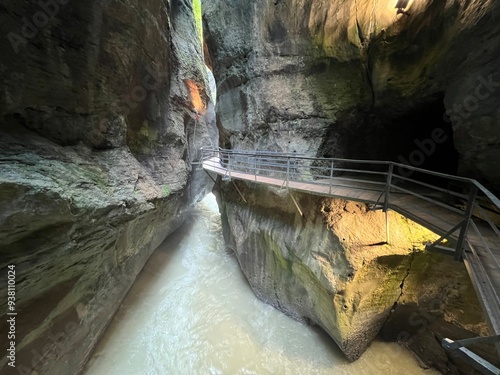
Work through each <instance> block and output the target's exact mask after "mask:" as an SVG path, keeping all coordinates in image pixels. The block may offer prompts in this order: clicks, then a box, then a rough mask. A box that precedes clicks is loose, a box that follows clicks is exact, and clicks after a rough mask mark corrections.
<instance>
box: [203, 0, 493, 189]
mask: <svg viewBox="0 0 500 375" xmlns="http://www.w3.org/2000/svg"><path fill="white" fill-rule="evenodd" d="M395 4H396V1H394V2H390V1H378V0H356V1H354V0H348V1H314V0H296V1H292V2H289V1H281V0H272V1H271V0H258V1H254V2H251V3H249V2H245V1H232V2H231V3H228V2H225V1H220V0H215V1H206V2H205V3H204V17H205V21H206V23H205V25H206V31H207V33H206V41H207V44H208V47H209V48H208V49H209V50H210V53H211V56H212V60H213V65H214V72H215V76H216V79H217V82H218V88H219V99H218V100H219V106H218V114H219V116H220V122H221V125H222V127H223V128H224V129H225V132H224V136H225V142H226V145H230V146H232V147H234V148H245V149H273V150H280V151H297V152H305V153H307V154H309V155H312V156H326V157H351V158H377V159H390V160H397V161H399V162H403V163H407V164H412V165H414V166H419V167H425V168H430V169H435V170H439V171H443V172H448V173H455V172H457V171H458V173H459V174H462V175H465V176H468V177H473V178H478V179H480V180H481V181H483V182H485V183H486V184H487V185H488V186H490V187H491V188H493V189H495V190H499V189H500V175H499V174H498V173H499V172H498V171H499V169H498V166H497V161H498V160H499V158H500V146H499V145H500V131H499V126H500V116H499V112H498V108H497V107H498V106H497V105H496V104H495V103H497V102H498V100H499V98H500V72H499V70H498V66H500V53H499V47H498V46H499V45H500V33H499V27H500V26H499V24H498V22H497V20H498V19H499V16H500V4H499V3H498V2H495V1H493V0H489V1H481V2H479V1H465V0H446V1H439V2H435V1H417V0H415V1H410V2H409V6H408V8H406V9H405V11H406V12H407V13H406V14H397V11H396V9H395V8H394V6H395ZM221 20H223V21H221ZM436 128H442V129H443V130H444V131H445V132H446V137H447V138H448V140H447V142H444V143H443V144H438V145H436V146H437V147H436V148H435V149H434V150H432V152H428V153H427V155H425V157H424V158H419V157H417V156H416V155H415V154H413V155H412V151H415V150H416V151H418V150H419V148H418V146H417V145H416V144H415V140H418V139H420V140H423V139H427V138H430V135H431V134H432V131H433V130H434V129H436Z"/></svg>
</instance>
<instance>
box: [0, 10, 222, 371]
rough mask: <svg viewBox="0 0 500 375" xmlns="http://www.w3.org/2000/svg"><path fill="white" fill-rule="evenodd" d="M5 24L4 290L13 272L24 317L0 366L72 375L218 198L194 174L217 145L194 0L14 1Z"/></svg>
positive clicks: (0, 162)
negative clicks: (203, 152) (171, 244)
mask: <svg viewBox="0 0 500 375" xmlns="http://www.w3.org/2000/svg"><path fill="white" fill-rule="evenodd" d="M200 17H201V15H198V19H199V18H200ZM0 19H1V24H2V30H3V31H4V32H5V35H2V39H1V40H0V49H1V50H2V51H3V53H2V58H1V61H0V77H1V81H2V90H1V91H0V102H1V106H0V268H1V269H2V274H1V275H0V281H1V282H0V294H2V295H3V296H5V295H6V293H7V292H6V287H7V281H6V278H7V271H6V269H7V268H6V267H7V265H15V271H16V282H17V283H16V306H15V309H16V312H17V313H18V315H17V317H16V320H17V322H16V328H17V331H16V333H15V336H16V337H15V346H16V353H17V354H16V359H15V364H16V368H15V369H13V368H11V367H9V366H8V365H7V360H6V357H5V355H4V356H2V358H1V360H0V372H1V373H4V374H7V373H16V374H17V373H26V374H27V373H30V374H31V373H32V372H33V373H37V374H76V373H78V372H79V370H80V369H81V368H82V366H83V365H84V364H85V361H86V358H87V357H88V356H89V354H90V351H91V349H92V347H93V346H94V345H95V344H96V342H97V341H98V339H99V338H100V336H101V334H102V332H103V331H104V329H105V328H106V326H107V324H108V322H109V321H110V319H111V317H112V316H113V314H114V313H115V311H116V310H117V308H118V307H119V305H120V302H121V300H122V298H123V297H124V295H125V294H126V293H127V291H128V289H129V288H130V286H131V285H132V283H133V282H134V280H135V277H136V275H137V274H138V273H139V271H140V270H141V269H142V266H143V265H144V263H145V262H146V260H147V259H148V257H149V255H150V254H151V253H152V251H153V250H154V249H155V248H156V247H157V246H158V245H159V244H160V243H161V242H162V241H163V239H164V238H165V237H166V236H167V235H168V234H169V233H171V232H172V231H173V230H175V229H176V228H177V227H178V226H179V225H180V224H181V222H182V220H183V218H184V217H185V215H186V213H187V211H188V209H189V207H190V206H191V205H192V204H194V203H195V202H196V201H198V200H199V199H200V198H201V197H202V196H203V195H204V194H205V193H206V192H208V191H210V189H211V186H212V184H211V181H210V180H209V179H208V178H207V177H206V176H205V174H204V173H202V172H200V171H199V170H195V168H194V166H193V165H192V164H191V162H192V161H196V160H197V158H198V157H199V152H198V151H197V150H198V149H199V147H200V146H201V145H209V144H212V145H217V138H218V133H217V129H216V126H215V114H214V103H213V102H212V101H211V100H210V97H211V95H212V93H210V92H209V89H208V82H209V78H208V76H207V71H206V68H205V64H204V59H203V53H202V43H201V41H200V39H199V37H198V36H197V35H198V32H197V30H196V22H195V16H194V14H193V6H192V3H191V1H187V0H172V1H161V0H150V1H139V0H127V1H114V0H91V1H86V2H79V1H71V2H69V1H62V0H57V1H56V0H54V1H42V2H38V1H31V0H30V1H28V0H26V1H7V2H5V1H4V2H3V3H2V5H0ZM6 302H7V301H6V298H2V300H1V301H0V311H1V312H0V314H2V315H1V316H0V320H1V323H0V327H1V332H6V328H7V326H6V320H7V318H6V315H5V313H6V311H7V306H6ZM0 349H1V350H2V352H3V353H6V349H7V340H2V343H1V345H0ZM9 371H11V372H9Z"/></svg>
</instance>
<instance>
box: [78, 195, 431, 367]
mask: <svg viewBox="0 0 500 375" xmlns="http://www.w3.org/2000/svg"><path fill="white" fill-rule="evenodd" d="M127 374H130V375H136V374H148V375H165V374H174V375H177V374H179V375H184V374H186V375H192V374H229V375H233V374H241V375H243V374H245V375H247V374H297V375H299V374H300V375H302V374H330V375H331V374H335V375H342V374H352V375H374V374H384V375H390V374H394V375H396V374H397V375H400V374H405V375H414V374H415V375H416V374H435V372H431V371H425V370H423V369H421V368H420V367H419V366H418V364H417V362H416V360H415V359H414V358H413V357H412V355H411V354H410V353H409V352H407V351H406V350H404V349H402V348H401V347H399V346H398V345H396V344H389V343H378V342H375V343H373V344H372V345H371V347H370V348H369V349H368V351H367V352H366V353H365V354H364V355H363V356H362V357H361V358H360V359H359V360H358V361H356V362H354V363H348V362H347V361H346V360H345V358H344V357H343V355H342V353H341V352H340V350H338V348H337V347H336V346H335V344H334V342H333V341H331V339H330V338H328V337H327V336H326V335H325V334H323V333H322V332H321V331H320V330H319V329H315V328H311V327H307V326H304V325H302V324H300V323H298V322H296V321H294V320H292V319H290V318H288V317H287V316H285V315H283V314H282V313H280V312H279V311H277V310H275V309H274V308H272V307H270V306H268V305H265V304H263V303H261V302H260V301H258V300H257V299H256V298H255V296H254V294H253V293H252V291H251V289H250V288H249V286H248V284H247V282H246V280H245V279H244V277H243V276H242V274H241V271H240V269H239V266H238V263H237V260H236V259H235V258H234V256H232V255H230V254H228V253H227V252H226V251H225V249H224V243H223V239H222V231H221V223H220V217H219V214H218V208H217V204H216V202H215V198H214V197H213V196H212V195H210V196H208V197H207V198H205V200H204V201H203V202H202V203H201V204H200V205H199V207H198V208H197V209H196V212H195V213H194V215H193V217H192V218H191V219H190V220H188V222H187V223H186V224H185V225H184V226H183V227H182V228H180V229H179V230H178V231H177V232H176V233H175V234H174V235H172V236H171V237H169V239H167V240H166V241H165V242H164V243H163V244H162V245H161V246H160V248H159V249H158V250H157V251H156V252H155V253H154V254H153V255H152V257H151V259H150V260H149V261H148V263H147V264H146V266H145V268H144V270H143V272H142V273H141V275H140V276H139V278H138V280H137V281H136V283H135V284H134V286H133V287H132V289H131V290H130V292H129V294H128V295H127V297H126V299H125V301H124V302H123V305H122V307H121V308H120V310H119V312H118V313H117V315H116V316H115V318H114V320H113V322H112V324H111V325H110V327H109V328H108V330H107V332H106V334H105V336H104V338H103V339H102V340H101V342H100V344H99V346H98V348H97V350H96V352H95V354H94V356H93V357H92V358H91V360H90V361H89V364H88V365H87V371H86V375H127Z"/></svg>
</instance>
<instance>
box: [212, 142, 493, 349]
mask: <svg viewBox="0 0 500 375" xmlns="http://www.w3.org/2000/svg"><path fill="white" fill-rule="evenodd" d="M202 166H203V169H205V171H207V172H213V173H216V174H218V175H220V176H222V179H223V180H231V179H238V180H245V181H251V182H255V183H260V184H266V185H271V186H276V187H280V188H283V189H288V190H296V191H302V192H307V193H312V194H317V195H323V196H328V197H335V198H342V199H347V200H353V201H360V202H364V203H367V204H369V205H371V206H372V208H373V209H376V208H380V209H382V210H383V211H385V212H387V210H389V209H390V210H394V211H396V212H398V213H400V214H401V215H404V216H406V217H407V218H409V219H411V220H413V221H415V222H417V223H419V224H421V225H423V226H425V227H427V228H428V229H430V230H431V231H433V232H435V233H437V234H439V235H441V236H442V237H441V239H440V240H438V241H436V242H435V243H434V244H430V245H428V248H429V249H430V250H436V251H440V252H445V253H449V254H452V255H453V256H454V257H455V259H456V260H463V261H464V263H465V266H466V268H467V271H468V273H469V276H470V278H471V280H472V284H473V285H474V288H475V289H476V292H477V296H478V299H479V301H480V302H481V304H482V307H483V309H484V311H485V314H486V316H487V318H488V323H489V324H490V328H491V330H492V333H493V335H500V230H499V229H498V226H500V200H499V199H498V198H497V197H496V196H494V195H493V194H492V193H491V192H490V191H489V190H488V189H486V188H485V187H484V186H483V185H481V184H480V183H479V182H477V181H476V180H472V179H468V178H463V177H457V176H452V175H447V174H443V173H438V172H432V171H428V170H424V169H420V168H415V167H411V166H407V165H403V164H398V163H392V162H386V161H373V160H350V159H338V158H310V157H306V156H303V155H298V154H286V153H278V152H267V151H237V150H223V149H211V148H202ZM387 235H388V234H387ZM444 245H446V246H444ZM451 245H453V247H451ZM497 349H498V351H499V355H500V344H497Z"/></svg>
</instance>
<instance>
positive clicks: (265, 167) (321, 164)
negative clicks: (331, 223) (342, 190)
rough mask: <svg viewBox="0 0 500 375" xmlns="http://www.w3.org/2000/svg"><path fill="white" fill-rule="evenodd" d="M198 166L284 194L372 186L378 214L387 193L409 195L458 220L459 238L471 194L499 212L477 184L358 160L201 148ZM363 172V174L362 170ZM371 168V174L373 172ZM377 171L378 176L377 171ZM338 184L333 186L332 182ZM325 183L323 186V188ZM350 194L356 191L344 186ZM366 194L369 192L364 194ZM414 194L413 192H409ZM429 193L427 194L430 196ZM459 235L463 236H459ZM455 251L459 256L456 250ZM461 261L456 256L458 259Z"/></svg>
mask: <svg viewBox="0 0 500 375" xmlns="http://www.w3.org/2000/svg"><path fill="white" fill-rule="evenodd" d="M201 152H202V161H205V162H206V161H208V160H210V159H212V158H216V159H217V160H218V163H220V165H222V166H223V167H224V168H225V169H226V176H229V177H231V173H232V172H243V173H249V174H251V175H254V176H255V179H256V180H257V176H275V177H278V176H279V177H280V178H282V179H283V185H284V186H286V187H287V188H288V187H289V183H290V182H307V183H309V184H314V185H327V186H329V189H330V192H331V190H332V188H333V186H337V187H349V186H348V185H344V184H340V183H339V181H340V180H342V179H344V180H348V181H359V182H364V183H373V185H380V189H377V188H375V186H374V188H373V190H375V191H380V192H381V193H382V194H385V196H386V198H385V201H384V202H383V208H384V209H387V208H388V207H389V204H390V202H389V200H390V199H389V197H390V193H391V191H392V190H396V191H400V192H405V193H408V194H411V195H413V196H414V197H415V198H417V199H421V200H423V201H425V202H430V203H431V204H433V205H436V206H440V207H442V208H444V209H447V210H449V211H450V212H453V213H455V214H456V213H458V214H461V215H463V218H462V219H461V220H463V222H464V223H466V224H467V225H465V224H464V226H463V228H462V232H463V231H464V230H465V231H467V227H468V223H469V220H470V219H472V209H473V208H474V206H478V207H481V204H480V202H478V200H477V198H476V193H474V194H471V192H472V191H473V190H475V189H477V192H478V193H480V194H482V196H484V197H486V199H487V200H488V201H489V202H491V203H492V205H493V206H494V207H497V208H498V210H500V199H498V198H497V197H496V196H495V195H494V194H493V193H492V192H490V191H489V190H488V189H487V188H486V187H484V186H483V185H482V184H481V183H479V182H478V181H476V180H474V179H471V178H467V177H460V176H453V175H449V174H445V173H441V172H434V171H429V170H426V169H422V168H417V167H413V166H410V165H405V164H401V163H395V162H390V161H380V160H363V159H342V158H323V157H320V158H318V157H310V156H306V155H305V154H297V153H286V152H278V151H250V150H231V149H222V148H218V149H216V148H212V147H202V148H201ZM355 164H358V165H359V164H361V165H366V166H370V167H367V168H366V167H365V168H362V167H360V166H359V167H356V166H354V165H355ZM368 168H369V169H368ZM374 168H376V169H375V170H374ZM401 168H403V169H404V170H409V171H413V172H418V173H421V174H423V175H427V176H432V177H433V178H434V177H438V178H440V179H442V180H443V181H442V182H446V183H450V182H453V183H456V185H457V186H459V187H460V188H461V189H462V190H461V191H459V192H457V191H453V190H450V189H447V188H444V187H441V186H435V185H433V184H431V183H428V182H422V181H419V180H416V179H413V178H409V176H405V175H403V173H401ZM379 169H380V170H379ZM358 174H362V175H363V176H364V177H365V178H362V179H358V178H357V177H355V175H358ZM367 175H371V176H372V177H371V178H373V179H374V181H370V180H367V179H366V177H367ZM335 178H338V180H339V181H334V180H335ZM327 181H328V182H327ZM405 182H409V183H414V184H417V185H419V186H421V187H422V188H421V189H427V190H426V192H421V191H420V190H421V189H419V190H417V191H412V188H411V187H408V186H404V188H403V187H401V186H398V185H400V184H402V183H403V184H404V183H405ZM350 187H351V188H356V187H354V186H350ZM370 190H372V189H370ZM413 190H414V188H413ZM432 192H433V193H432ZM436 194H438V196H441V194H449V195H448V197H447V198H446V199H445V200H443V199H441V200H438V199H435V195H436ZM450 197H451V198H453V199H455V200H456V199H458V200H462V201H469V200H470V199H473V201H472V202H470V201H469V202H468V204H467V210H466V211H465V212H464V211H462V210H459V209H458V208H457V206H456V205H455V204H454V203H453V202H448V200H449V199H451V198H450ZM481 211H482V215H483V216H484V215H487V213H486V212H484V211H487V210H481ZM485 220H486V222H487V223H488V225H489V226H490V227H491V228H492V229H493V230H494V231H495V233H497V234H498V233H499V231H498V229H497V228H496V227H495V224H494V223H493V221H492V220H491V218H489V217H488V216H485ZM461 234H462V235H465V233H461ZM462 235H460V236H459V242H461V241H462V240H463V239H462V238H461V237H463V236H462ZM460 251H461V250H460ZM459 256H461V254H459Z"/></svg>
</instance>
